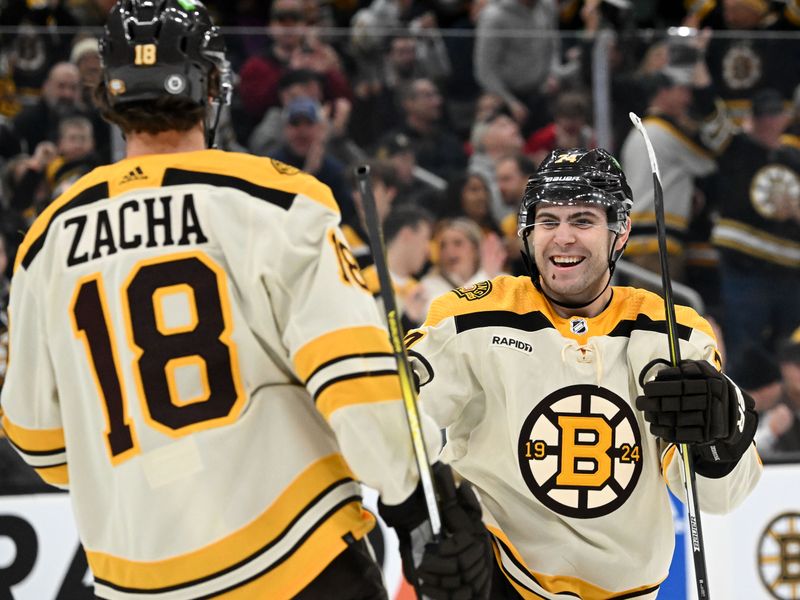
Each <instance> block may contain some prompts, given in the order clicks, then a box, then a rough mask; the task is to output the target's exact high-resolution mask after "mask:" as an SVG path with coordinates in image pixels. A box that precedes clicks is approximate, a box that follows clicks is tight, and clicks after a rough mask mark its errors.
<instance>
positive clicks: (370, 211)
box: [356, 165, 442, 540]
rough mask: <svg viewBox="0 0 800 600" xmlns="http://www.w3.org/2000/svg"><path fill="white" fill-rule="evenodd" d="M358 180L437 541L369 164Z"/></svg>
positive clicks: (434, 507) (437, 519) (438, 522)
mask: <svg viewBox="0 0 800 600" xmlns="http://www.w3.org/2000/svg"><path fill="white" fill-rule="evenodd" d="M356 180H357V182H358V189H359V191H360V192H361V199H362V201H363V202H362V203H363V205H364V214H365V217H366V221H367V233H368V234H369V245H370V247H371V248H372V257H373V259H374V260H375V270H376V271H377V272H378V281H379V282H380V286H381V300H383V310H384V313H385V315H386V322H387V324H388V325H389V340H390V341H391V343H392V352H393V353H394V358H395V360H396V361H397V371H398V373H399V375H400V390H401V392H402V394H403V406H404V407H405V409H406V420H407V421H408V428H409V430H410V431H411V445H412V446H413V448H414V456H415V458H416V461H417V469H418V470H419V479H420V482H422V492H423V494H424V496H425V504H426V506H427V507H428V516H429V517H430V521H431V531H432V533H433V537H434V540H438V539H439V536H440V534H441V531H442V519H441V516H440V514H439V505H438V504H437V502H436V493H435V491H434V489H433V474H432V473H431V466H430V463H429V462H428V451H427V450H426V449H425V443H424V441H423V439H422V426H421V424H420V419H419V412H418V411H417V394H416V390H415V388H414V383H413V381H414V380H413V377H412V375H411V366H410V365H409V363H408V356H407V355H406V347H405V345H404V344H403V327H402V325H401V324H400V315H399V314H398V312H397V303H396V302H395V299H394V289H393V288H392V280H391V278H390V277H389V269H388V267H387V266H386V256H385V250H384V244H383V231H382V229H381V223H380V220H379V219H378V211H377V209H376V208H375V197H374V196H373V195H372V185H371V184H370V180H369V166H367V165H361V166H360V167H357V168H356Z"/></svg>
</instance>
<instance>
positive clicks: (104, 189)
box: [20, 181, 109, 269]
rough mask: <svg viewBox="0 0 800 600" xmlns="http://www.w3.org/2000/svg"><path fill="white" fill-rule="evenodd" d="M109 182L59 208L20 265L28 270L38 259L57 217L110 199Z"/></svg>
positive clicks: (92, 188) (104, 182) (96, 186)
mask: <svg viewBox="0 0 800 600" xmlns="http://www.w3.org/2000/svg"><path fill="white" fill-rule="evenodd" d="M108 195H109V192H108V182H107V181H103V182H102V183H98V184H97V185H93V186H92V187H90V188H86V189H85V190H83V191H82V192H80V193H79V194H77V195H76V196H75V197H74V198H72V199H71V200H69V201H67V202H65V203H64V204H63V205H61V206H59V207H58V209H56V210H55V211H54V212H53V214H52V215H50V220H49V221H48V223H47V225H46V226H45V228H44V231H42V233H41V234H40V235H39V237H37V238H36V239H35V240H34V241H33V242H32V243H31V244H30V245H29V246H28V249H27V251H26V252H25V255H24V256H23V257H22V259H21V261H20V265H22V267H23V268H25V269H27V268H28V267H29V266H30V265H31V263H32V262H33V259H34V258H36V255H37V254H39V252H40V251H41V249H42V247H43V246H44V242H45V240H46V239H47V233H48V232H49V231H50V227H52V225H53V221H55V220H56V218H57V217H59V216H60V215H63V214H64V213H65V212H67V211H69V210H72V209H73V208H78V207H80V206H86V205H87V204H92V203H94V202H98V201H100V200H105V199H107V198H108Z"/></svg>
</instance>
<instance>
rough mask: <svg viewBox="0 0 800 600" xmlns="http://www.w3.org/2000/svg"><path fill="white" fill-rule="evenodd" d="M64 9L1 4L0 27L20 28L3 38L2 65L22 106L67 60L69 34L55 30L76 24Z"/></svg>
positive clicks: (23, 1) (61, 3) (19, 1)
mask: <svg viewBox="0 0 800 600" xmlns="http://www.w3.org/2000/svg"><path fill="white" fill-rule="evenodd" d="M67 5H68V0H48V1H47V2H31V1H29V0H8V1H7V2H3V3H2V10H0V26H6V27H9V26H10V27H19V28H20V30H19V33H18V34H16V35H10V36H4V38H3V46H4V49H3V54H4V55H5V56H4V57H3V59H4V60H3V62H7V64H9V65H12V78H13V84H14V87H15V89H16V91H17V94H18V96H19V99H20V100H21V102H22V104H23V106H28V105H32V104H35V103H36V101H37V100H38V97H39V94H40V90H42V87H43V85H44V82H45V81H46V79H47V78H48V77H49V69H50V67H51V66H52V65H54V64H57V63H58V62H60V61H65V60H67V59H68V58H69V49H70V44H71V41H72V33H63V31H61V30H59V27H64V28H66V30H67V31H69V29H68V28H75V27H78V26H79V25H80V23H79V22H78V21H77V20H76V19H75V16H74V15H73V14H72V11H71V9H70V7H69V6H67ZM42 91H43V90H42ZM34 146H35V144H34V145H33V146H31V149H30V150H29V151H32V150H33V148H34Z"/></svg>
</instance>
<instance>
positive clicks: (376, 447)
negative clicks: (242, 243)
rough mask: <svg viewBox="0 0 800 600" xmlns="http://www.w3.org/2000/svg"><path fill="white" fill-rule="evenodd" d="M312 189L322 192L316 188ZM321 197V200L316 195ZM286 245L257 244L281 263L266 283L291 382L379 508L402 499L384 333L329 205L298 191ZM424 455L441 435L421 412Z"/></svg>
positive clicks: (401, 460) (402, 460) (408, 469)
mask: <svg viewBox="0 0 800 600" xmlns="http://www.w3.org/2000/svg"><path fill="white" fill-rule="evenodd" d="M309 193H312V194H320V195H330V190H329V189H328V188H327V187H324V186H321V185H320V186H318V187H316V188H313V189H311V190H310V191H309ZM323 199H324V198H323ZM282 231H283V235H284V236H286V237H285V239H284V243H280V244H274V243H270V241H266V240H265V242H264V245H263V247H262V248H260V249H259V251H260V252H264V253H270V252H271V253H272V254H273V255H275V254H276V250H277V252H278V255H276V256H275V263H276V264H278V265H280V267H279V269H278V271H276V272H275V273H274V274H273V276H272V277H271V278H269V280H267V281H266V285H267V289H268V290H269V294H270V299H271V301H272V304H273V308H274V310H275V316H276V318H277V320H278V322H279V323H280V327H281V328H282V336H283V343H284V345H285V347H286V348H287V349H288V351H289V354H290V357H291V361H292V364H293V366H294V369H295V372H296V374H297V376H298V378H299V379H300V380H301V381H302V382H303V383H304V384H305V386H306V388H307V389H308V391H309V393H310V395H311V397H312V401H313V402H314V403H315V406H316V409H317V411H318V412H319V414H320V415H321V416H322V417H323V418H324V419H325V420H326V421H327V422H328V423H329V424H330V426H331V427H332V429H333V431H334V433H335V434H336V437H337V440H338V442H339V446H340V448H341V450H342V453H343V455H344V457H345V459H346V460H347V462H348V463H349V464H350V466H351V468H352V469H353V471H354V472H355V473H356V475H357V476H358V477H359V478H360V479H361V480H362V481H364V482H365V483H366V484H367V485H369V486H371V487H374V488H376V489H377V490H378V491H379V492H380V493H381V496H382V498H383V501H384V502H385V503H387V504H396V503H399V502H402V501H403V500H405V499H406V498H407V497H408V496H409V495H410V494H411V493H412V492H413V490H414V488H415V487H416V484H417V480H418V475H417V469H416V464H415V462H414V460H413V452H412V447H411V440H410V435H409V432H408V425H407V423H406V417H405V413H404V408H403V403H402V396H401V391H400V381H399V377H398V374H397V364H396V362H395V359H394V355H393V353H392V349H391V346H390V343H389V337H388V332H387V330H386V329H385V327H384V325H383V323H382V321H381V319H380V317H379V315H378V311H377V308H376V306H375V302H374V300H373V298H372V294H371V293H370V292H369V291H368V289H367V286H366V284H365V282H364V279H363V276H362V275H361V272H360V270H359V268H358V265H357V263H356V261H355V259H354V257H353V255H352V253H351V252H350V250H349V247H348V246H347V243H346V242H345V239H344V236H343V234H342V232H341V230H340V229H339V227H338V213H336V212H335V211H334V210H331V209H330V202H319V201H317V199H316V198H312V197H309V196H307V195H305V194H299V195H298V196H297V197H296V198H295V200H294V202H293V205H292V207H291V208H290V210H289V211H287V213H286V220H285V222H284V223H283V227H282ZM423 420H424V422H423V424H422V425H423V428H422V431H423V434H424V437H425V441H426V442H427V446H428V448H429V456H430V457H431V458H434V457H435V456H436V455H437V454H438V440H439V434H438V431H437V430H436V427H435V425H434V424H433V423H432V422H431V421H429V420H427V419H425V418H424V417H423Z"/></svg>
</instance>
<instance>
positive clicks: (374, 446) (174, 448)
mask: <svg viewBox="0 0 800 600" xmlns="http://www.w3.org/2000/svg"><path fill="white" fill-rule="evenodd" d="M338 222H339V211H338V207H337V206H336V203H335V201H334V198H333V197H332V195H331V192H330V189H329V188H328V187H327V186H324V185H322V184H321V183H319V182H318V181H317V180H316V179H314V178H312V177H310V176H308V175H306V174H303V173H300V172H298V171H297V170H296V169H294V168H292V167H289V166H287V165H284V164H283V163H280V162H277V161H271V160H270V159H264V158H256V157H252V156H247V155H237V154H231V153H225V152H221V151H216V150H207V151H200V152H192V153H185V154H170V155H161V156H146V157H140V158H131V159H126V160H123V161H121V162H119V163H117V164H115V165H110V166H107V167H101V168H99V169H96V170H95V171H93V172H92V173H90V174H89V175H87V176H86V177H84V178H83V179H81V180H80V181H79V182H78V183H77V184H76V185H75V186H74V187H73V188H72V189H71V190H70V191H69V192H68V193H67V194H66V195H64V196H62V197H61V198H60V199H58V200H56V201H55V203H54V204H52V205H51V206H50V207H49V208H48V209H47V210H46V211H45V212H44V213H43V214H42V216H41V217H40V218H39V219H38V220H37V221H36V223H35V224H34V225H33V227H32V228H31V230H30V232H29V233H28V235H27V237H26V238H25V241H24V243H23V245H22V247H21V248H20V251H19V255H18V257H17V265H16V271H15V275H14V280H13V283H12V292H11V319H12V321H13V324H12V328H11V349H12V350H11V359H10V365H9V370H8V374H7V378H6V381H5V386H4V388H3V393H2V407H3V410H4V412H5V414H4V417H3V425H4V428H5V430H6V432H7V433H8V437H9V438H10V440H11V441H12V442H13V444H14V445H15V446H16V447H17V449H18V450H19V451H20V453H21V454H22V456H23V457H24V458H25V459H26V460H27V461H28V463H30V464H31V465H32V466H33V467H34V468H36V470H37V471H38V472H39V473H40V474H41V476H42V477H43V478H44V479H45V480H46V481H48V482H50V483H53V484H58V485H62V486H68V487H69V488H70V492H71V495H72V500H73V505H74V510H75V514H76V517H77V525H78V530H79V533H80V536H81V540H82V542H83V544H84V546H85V549H86V553H87V557H88V560H89V565H90V567H91V569H92V572H93V573H94V576H95V581H96V588H95V593H96V594H97V596H99V597H101V598H138V597H147V598H150V599H153V600H157V599H163V600H167V599H170V600H173V599H179V598H199V597H204V598H205V597H212V596H213V597H225V598H247V599H251V598H274V599H282V598H291V597H293V596H294V595H295V594H296V593H297V592H298V591H299V590H300V589H302V588H303V587H305V585H307V584H308V583H309V582H310V581H311V580H313V579H314V578H315V577H316V576H317V575H318V574H319V573H320V572H321V571H322V570H323V569H324V568H325V566H326V565H327V564H328V563H329V562H330V561H331V560H332V559H333V558H334V557H336V556H337V555H338V554H339V553H340V552H341V551H342V550H343V549H344V548H345V547H346V543H347V542H348V540H354V539H360V538H361V537H363V536H364V535H365V534H366V532H367V531H368V530H369V529H370V528H371V527H372V526H373V523H374V519H373V517H372V516H371V515H370V514H369V513H367V512H366V511H364V510H363V509H362V507H361V503H360V485H359V483H358V482H357V481H356V477H358V478H360V479H362V480H363V481H364V482H366V483H367V484H369V485H370V486H372V487H375V488H376V489H378V490H379V491H380V492H381V494H382V496H383V500H384V502H387V503H389V504H392V503H398V502H401V501H403V500H404V499H405V498H406V497H407V496H408V495H409V494H410V493H411V492H412V491H413V489H414V488H415V486H416V482H417V475H416V468H415V464H414V462H413V459H412V453H411V446H410V440H409V435H408V427H407V425H406V423H405V417H404V412H403V408H402V402H401V400H400V397H401V395H400V387H399V380H398V377H397V370H396V365H395V362H394V359H393V355H392V351H391V347H390V345H389V341H388V335H387V333H386V330H385V329H384V327H383V325H382V324H381V319H380V317H379V315H378V312H377V310H376V307H375V303H374V301H373V299H372V295H371V294H370V293H369V291H368V290H367V289H366V284H365V282H364V280H363V278H362V277H361V274H360V272H359V270H358V267H357V265H356V264H355V261H354V259H353V258H352V255H351V254H350V253H349V250H348V248H347V245H346V243H345V242H344V241H343V239H344V238H343V237H342V235H341V232H340V230H339V228H338ZM426 431H427V432H428V434H429V439H430V440H431V444H432V446H433V448H434V450H438V446H437V445H436V444H437V441H436V440H437V439H438V436H439V432H438V430H437V429H436V428H435V426H434V425H433V424H432V423H428V424H427V429H426ZM435 453H436V452H435V451H434V452H433V454H434V455H435ZM345 459H346V460H345ZM351 469H352V471H351ZM354 473H355V474H354Z"/></svg>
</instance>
